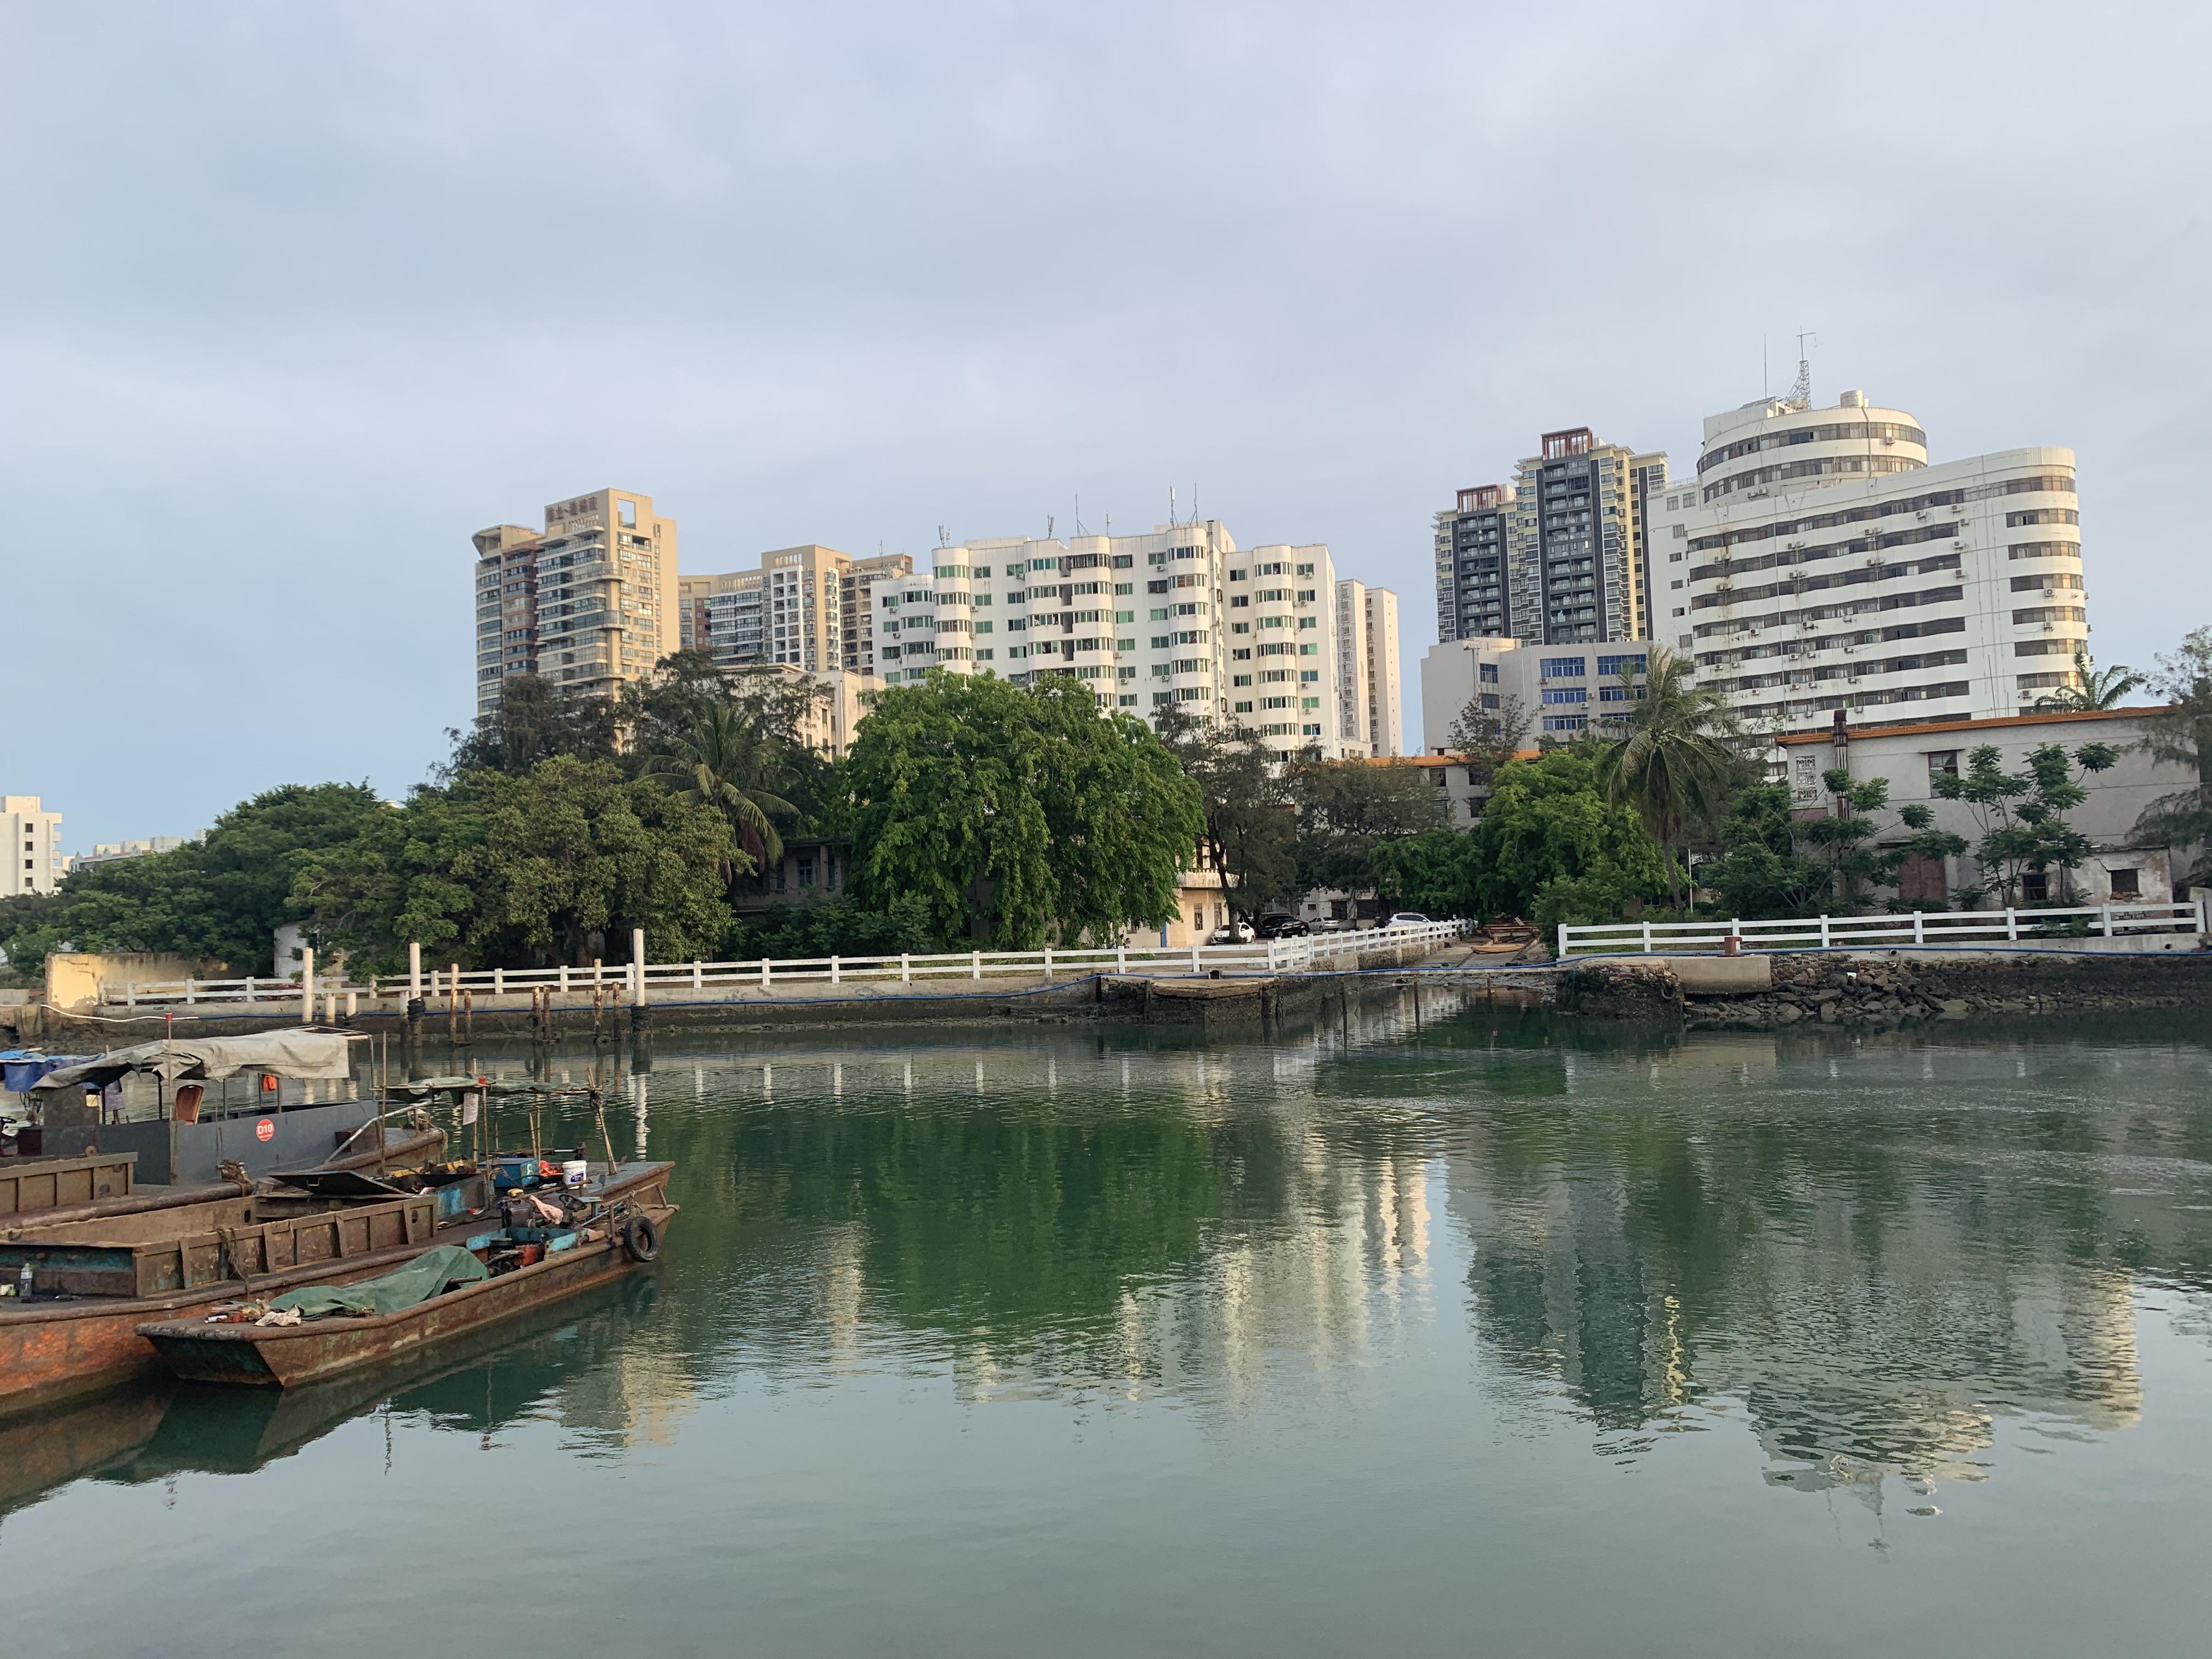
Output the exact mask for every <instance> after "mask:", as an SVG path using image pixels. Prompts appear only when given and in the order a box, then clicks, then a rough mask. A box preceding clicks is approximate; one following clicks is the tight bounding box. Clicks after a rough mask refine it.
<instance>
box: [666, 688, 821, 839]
mask: <svg viewBox="0 0 2212 1659" xmlns="http://www.w3.org/2000/svg"><path fill="white" fill-rule="evenodd" d="M644 775H646V776H647V777H655V778H659V779H660V780H661V781H663V782H665V783H666V784H667V785H668V787H669V788H670V789H671V791H672V792H673V793H676V794H677V795H678V796H679V797H681V798H682V799H685V800H688V801H692V802H694V803H696V804H697V805H701V806H707V807H711V808H713V809H714V811H717V812H720V814H721V815H722V816H723V817H725V818H726V819H727V820H728V821H729V825H730V832H731V836H732V839H733V840H734V841H735V842H736V844H737V845H738V847H740V848H744V853H745V863H744V868H745V869H748V870H757V869H759V868H761V867H762V866H763V865H772V864H780V863H781V862H782V860H783V837H782V836H780V835H778V834H777V833H776V828H775V819H777V818H779V817H781V818H786V819H792V818H796V817H798V816H799V809H798V808H797V807H796V806H794V805H792V804H791V802H789V801H788V800H787V799H784V798H783V796H782V795H781V794H780V793H777V791H779V790H781V789H784V788H787V787H790V779H791V776H792V770H791V767H790V764H789V763H788V761H787V758H786V750H785V746H784V744H783V743H782V742H781V741H780V740H779V739H778V738H776V737H775V734H774V733H773V732H770V731H769V730H768V729H767V722H766V720H765V718H764V716H763V715H762V714H759V713H757V712H750V713H749V712H747V711H744V710H742V709H740V708H737V707H735V706H733V705H732V704H730V703H728V702H712V703H709V704H708V705H707V706H706V707H704V708H702V709H701V710H700V711H699V713H698V715H697V718H696V720H695V722H694V724H693V725H692V726H691V727H690V730H689V731H688V732H683V733H681V734H679V735H677V736H675V737H673V738H670V739H668V740H667V742H666V744H665V747H663V748H662V749H661V750H660V751H659V753H657V754H655V755H653V756H652V757H650V758H649V759H648V760H647V763H646V766H645V772H644ZM739 873H741V872H740V871H739V869H738V866H737V865H736V864H735V863H734V862H733V863H732V866H731V868H730V871H729V875H730V878H731V879H732V880H734V879H735V878H736V877H737V876H738V874H739Z"/></svg>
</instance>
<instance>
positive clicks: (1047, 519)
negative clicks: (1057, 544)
mask: <svg viewBox="0 0 2212 1659" xmlns="http://www.w3.org/2000/svg"><path fill="white" fill-rule="evenodd" d="M1044 538H1045V540H1047V541H1050V540H1051V539H1052V514H1051V513H1046V514H1045V515H1044Z"/></svg>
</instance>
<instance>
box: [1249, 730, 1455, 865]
mask: <svg viewBox="0 0 2212 1659" xmlns="http://www.w3.org/2000/svg"><path fill="white" fill-rule="evenodd" d="M1286 781H1287V782H1288V784H1289V787H1290V794H1291V802H1292V804H1293V805H1294V807H1295V809H1296V811H1297V886H1298V889H1299V890H1302V891H1310V890H1313V889H1314V888H1316V887H1333V888H1335V889H1337V890H1340V891H1342V892H1346V893H1349V894H1352V895H1354V896H1358V895H1360V894H1363V893H1364V894H1374V893H1376V892H1377V890H1378V889H1379V886H1380V884H1381V881H1382V879H1383V867H1382V866H1378V864H1377V863H1376V859H1377V857H1378V855H1379V854H1380V853H1381V851H1382V849H1383V848H1385V847H1388V846H1389V845H1390V844H1391V843H1392V842H1399V841H1403V840H1406V839H1407V837H1409V836H1418V835H1419V834H1421V833H1422V832H1423V831H1424V830H1428V829H1440V828H1443V827H1444V826H1445V824H1446V822H1447V818H1448V814H1449V802H1448V801H1447V800H1445V799H1443V796H1442V794H1441V793H1440V792H1439V791H1438V790H1437V787H1436V785H1435V784H1434V783H1432V782H1431V781H1430V779H1429V775H1428V773H1427V772H1426V771H1425V769H1422V768H1420V767H1419V766H1413V765H1408V764H1407V763H1402V762H1397V761H1385V762H1381V763H1377V762H1375V761H1369V760H1346V761H1325V760H1323V759H1322V758H1321V757H1320V754H1319V752H1318V751H1317V750H1314V749H1311V748H1309V749H1308V750H1305V751H1304V753H1303V754H1301V755H1298V756H1296V757H1292V758H1291V760H1290V761H1289V762H1288V763H1286Z"/></svg>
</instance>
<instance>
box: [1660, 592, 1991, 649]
mask: <svg viewBox="0 0 2212 1659" xmlns="http://www.w3.org/2000/svg"><path fill="white" fill-rule="evenodd" d="M1959 595H1960V590H1959V589H1958V588H1955V587H1923V588H1921V589H1919V590H1918V591H1917V592H1911V593H1885V594H1881V595H1880V596H1879V597H1876V598H1873V599H1854V600H1852V601H1850V603H1849V604H1848V605H1826V606H1821V605H1814V606H1811V607H1809V608H1808V609H1806V610H1803V611H1775V612H1773V613H1772V614H1771V615H1769V616H1765V617H1743V618H1739V619H1737V620H1735V621H1733V622H1710V623H1699V624H1698V625H1697V626H1696V627H1695V628H1694V629H1692V636H1693V637H1695V638H1698V639H1705V638H1706V637H1708V636H1709V635H1728V634H1751V633H1756V632H1758V631H1759V629H1762V628H1788V627H1791V626H1793V625H1796V624H1798V623H1805V622H1822V621H1827V620H1831V619H1833V618H1837V617H1850V616H1856V615H1863V614H1865V613H1867V612H1869V611H1910V610H1912V609H1913V608H1915V607H1916V606H1918V605H1954V604H1956V603H1957V602H1958V599H1959ZM2017 614H2018V613H2017V612H2015V616H2017Z"/></svg>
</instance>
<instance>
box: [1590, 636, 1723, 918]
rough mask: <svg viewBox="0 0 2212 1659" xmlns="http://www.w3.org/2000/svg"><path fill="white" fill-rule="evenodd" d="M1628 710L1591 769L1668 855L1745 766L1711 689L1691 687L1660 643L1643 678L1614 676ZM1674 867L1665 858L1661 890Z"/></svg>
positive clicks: (1687, 672)
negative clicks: (1617, 736)
mask: <svg viewBox="0 0 2212 1659" xmlns="http://www.w3.org/2000/svg"><path fill="white" fill-rule="evenodd" d="M1621 686H1622V689H1623V690H1624V691H1626V692H1632V693H1634V694H1635V695H1634V696H1632V698H1630V700H1629V706H1630V712H1629V714H1628V716H1627V718H1626V721H1625V722H1623V726H1624V729H1623V731H1622V733H1621V736H1620V740H1619V741H1617V742H1615V743H1613V744H1609V745H1607V747H1606V748H1605V750H1603V751H1602V752H1601V756H1600V758H1599V762H1598V775H1599V778H1600V779H1601V781H1602V782H1603V783H1604V785H1605V790H1606V796H1607V799H1609V800H1613V801H1623V802H1626V803H1627V804H1628V805H1631V806H1632V807H1634V808H1635V809H1636V814H1637V816H1638V818H1640V819H1641V820H1642V821H1643V823H1644V830H1645V833H1646V834H1648V835H1649V836H1650V837H1651V839H1652V840H1653V841H1655V842H1658V844H1659V845H1660V847H1661V848H1662V849H1664V850H1666V851H1668V852H1669V853H1673V852H1675V851H1677V850H1679V849H1680V847H1681V844H1682V837H1683V832H1684V830H1685V829H1686V827H1687V826H1688V824H1689V823H1691V822H1692V820H1693V819H1697V818H1707V819H1710V818H1711V817H1717V815H1718V814H1719V812H1720V811H1723V810H1724V808H1725V807H1726V805H1727V803H1728V801H1729V799H1730V798H1731V797H1732V796H1733V795H1734V794H1735V792H1736V790H1737V789H1738V788H1740V787H1741V786H1742V784H1743V782H1744V781H1745V770H1746V769H1745V767H1744V763H1742V761H1741V760H1740V759H1739V758H1738V757H1737V755H1736V752H1735V750H1734V749H1733V748H1732V747H1730V746H1729V742H1728V738H1729V736H1730V735H1731V734H1732V733H1733V732H1734V731H1735V717H1734V715H1733V714H1731V713H1730V711H1729V705H1728V699H1727V697H1726V696H1724V695H1723V693H1722V692H1721V691H1720V690H1718V688H1717V687H1714V686H1710V685H1703V686H1701V685H1698V684H1694V683H1693V682H1692V679H1691V665H1690V663H1689V662H1688V660H1687V659H1684V658H1681V657H1678V656H1676V655H1675V654H1674V653H1673V652H1671V651H1668V650H1666V649H1665V648H1663V647H1659V646H1653V647H1651V649H1650V653H1648V655H1647V659H1646V663H1645V667H1644V681H1643V684H1641V685H1640V686H1639V685H1638V684H1637V682H1636V678H1635V675H1634V673H1633V671H1626V670H1625V671H1623V672H1622V675H1621ZM1676 868H1677V866H1676V864H1675V862H1674V860H1673V859H1671V858H1669V859H1668V860H1667V864H1666V879H1667V884H1668V894H1669V896H1672V895H1673V893H1674V874H1675V871H1676Z"/></svg>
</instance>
